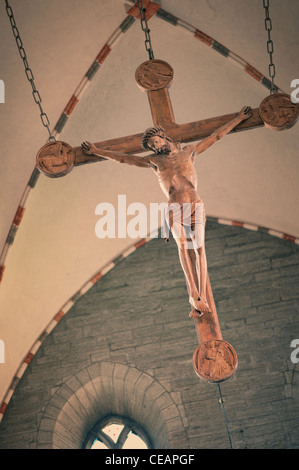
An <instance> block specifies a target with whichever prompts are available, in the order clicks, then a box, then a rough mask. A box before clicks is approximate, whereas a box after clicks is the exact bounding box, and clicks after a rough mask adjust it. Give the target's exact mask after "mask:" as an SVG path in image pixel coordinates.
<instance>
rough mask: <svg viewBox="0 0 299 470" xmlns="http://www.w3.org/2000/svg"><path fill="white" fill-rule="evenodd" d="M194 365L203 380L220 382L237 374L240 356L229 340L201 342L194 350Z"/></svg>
mask: <svg viewBox="0 0 299 470" xmlns="http://www.w3.org/2000/svg"><path fill="white" fill-rule="evenodd" d="M193 367H194V370H195V372H196V374H197V375H198V377H199V378H200V379H202V380H203V381H205V382H210V383H218V382H223V381H224V380H227V379H229V378H231V377H233V375H235V373H236V370H237V367H238V358H237V354H236V351H235V350H234V348H233V347H232V345H231V344H229V343H228V342H227V341H224V340H218V339H216V340H210V341H206V342H204V343H202V344H200V345H199V346H198V347H197V348H196V350H195V351H194V354H193Z"/></svg>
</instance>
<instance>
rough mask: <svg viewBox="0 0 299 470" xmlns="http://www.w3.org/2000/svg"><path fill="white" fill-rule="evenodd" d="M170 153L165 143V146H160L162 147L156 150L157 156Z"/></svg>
mask: <svg viewBox="0 0 299 470" xmlns="http://www.w3.org/2000/svg"><path fill="white" fill-rule="evenodd" d="M170 152H171V148H170V145H169V143H166V144H164V145H162V147H160V148H159V149H158V150H157V153H159V154H167V153H170Z"/></svg>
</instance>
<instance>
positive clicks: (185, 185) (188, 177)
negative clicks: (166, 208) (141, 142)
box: [150, 147, 200, 204]
mask: <svg viewBox="0 0 299 470" xmlns="http://www.w3.org/2000/svg"><path fill="white" fill-rule="evenodd" d="M150 161H151V163H152V164H153V165H154V168H153V169H154V171H155V173H156V174H157V176H158V179H159V183H160V186H161V188H162V190H163V192H164V194H165V195H166V197H167V198H168V202H169V203H172V202H177V203H179V204H183V203H186V202H193V201H195V200H196V201H200V198H199V196H198V194H197V174H196V170H195V167H194V157H193V156H192V150H190V148H189V149H188V147H185V148H183V149H178V150H177V151H175V152H172V153H170V154H159V155H154V156H151V157H150Z"/></svg>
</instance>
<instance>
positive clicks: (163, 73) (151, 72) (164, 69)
mask: <svg viewBox="0 0 299 470" xmlns="http://www.w3.org/2000/svg"><path fill="white" fill-rule="evenodd" d="M135 80H136V82H137V84H138V85H139V86H140V87H141V88H142V89H143V90H146V91H154V90H161V89H163V88H168V87H170V85H171V83H172V81H173V68H172V67H171V66H170V65H169V64H168V63H167V62H165V61H164V60H158V59H154V60H147V61H146V62H143V64H141V65H139V67H138V68H137V70H136V73H135Z"/></svg>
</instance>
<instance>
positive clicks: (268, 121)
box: [37, 60, 299, 383]
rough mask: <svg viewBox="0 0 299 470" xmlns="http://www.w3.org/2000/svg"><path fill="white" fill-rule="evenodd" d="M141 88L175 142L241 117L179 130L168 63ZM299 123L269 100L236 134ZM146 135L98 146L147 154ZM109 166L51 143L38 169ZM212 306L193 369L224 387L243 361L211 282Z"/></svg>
mask: <svg viewBox="0 0 299 470" xmlns="http://www.w3.org/2000/svg"><path fill="white" fill-rule="evenodd" d="M135 79H136V81H137V84H138V86H139V87H140V88H141V89H142V90H143V91H145V92H146V93H147V96H148V101H149V105H150V109H151V113H152V118H153V123H154V125H155V126H162V127H164V129H165V131H166V134H167V135H168V136H169V137H170V138H171V139H172V140H173V141H174V142H192V141H197V140H201V139H203V138H205V137H208V136H209V135H211V134H212V133H213V132H214V131H215V130H216V129H218V128H219V127H221V126H223V125H224V124H227V123H228V122H230V121H232V119H234V118H235V117H236V116H237V114H238V113H234V114H227V115H224V116H218V117H215V118H211V119H205V120H201V121H195V122H191V123H187V124H180V125H178V124H176V122H175V119H174V113H173V110H172V105H171V101H170V97H169V92H168V88H169V87H170V85H171V83H172V81H173V69H172V67H171V66H170V65H169V64H167V63H166V62H164V61H162V60H149V61H146V62H144V63H143V64H141V65H140V66H139V67H138V68H137V70H136V74H135ZM298 117H299V105H297V104H294V103H292V102H291V100H290V97H289V96H288V95H286V94H275V95H270V96H268V97H267V98H265V99H264V100H263V101H262V103H261V105H260V107H259V108H256V109H253V110H252V116H251V117H250V118H249V119H247V120H245V121H243V122H241V123H240V124H239V125H238V126H237V127H236V128H235V129H234V130H233V131H232V132H238V131H242V130H249V129H254V128H257V127H260V126H264V125H266V126H267V127H269V128H271V129H274V130H282V129H287V128H289V127H292V126H293V125H294V124H295V122H296V121H297V119H298ZM142 136H143V133H140V134H134V135H130V136H125V137H118V138H115V139H111V140H106V141H101V142H96V143H95V145H96V146H97V147H99V148H101V149H105V150H114V151H120V152H124V153H127V154H130V153H138V152H144V149H143V148H142V147H141V139H142ZM102 160H105V158H103V157H97V156H95V155H87V154H84V153H83V152H82V150H81V146H80V147H74V148H72V147H71V146H70V145H69V144H67V143H65V142H50V143H48V144H46V145H45V146H43V147H42V148H41V149H40V151H39V152H38V155H37V167H38V168H39V170H40V171H41V172H43V173H44V174H45V175H47V176H50V177H59V176H64V175H66V174H67V173H69V172H70V171H71V170H72V168H73V167H74V166H79V165H83V164H86V163H91V162H95V161H102ZM207 300H208V304H209V307H210V309H211V313H210V314H204V315H203V316H201V317H198V314H194V315H192V313H191V314H190V316H191V317H192V318H193V319H194V322H195V328H196V332H197V337H198V342H199V346H198V347H197V349H196V350H195V352H194V354H193V367H194V370H195V372H196V374H197V375H198V376H199V377H200V378H201V379H202V380H204V381H207V382H212V383H218V382H221V381H223V380H226V379H228V378H230V377H232V376H233V375H234V374H235V372H236V369H237V364H238V359H237V355H236V352H235V350H234V348H233V347H232V346H231V345H230V344H229V343H227V342H226V341H224V340H223V338H222V334H221V330H220V326H219V320H218V316H217V312H216V307H215V302H214V298H213V293H212V288H211V283H210V280H209V276H207Z"/></svg>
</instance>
